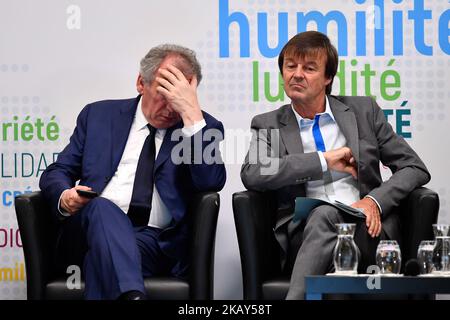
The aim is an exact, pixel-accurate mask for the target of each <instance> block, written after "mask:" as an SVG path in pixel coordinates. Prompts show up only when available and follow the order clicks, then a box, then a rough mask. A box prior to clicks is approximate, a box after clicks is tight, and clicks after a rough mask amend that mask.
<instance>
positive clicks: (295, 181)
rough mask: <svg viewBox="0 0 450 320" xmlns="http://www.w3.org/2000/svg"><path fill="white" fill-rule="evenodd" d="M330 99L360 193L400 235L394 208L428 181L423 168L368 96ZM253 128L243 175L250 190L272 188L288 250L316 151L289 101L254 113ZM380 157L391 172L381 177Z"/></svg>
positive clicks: (315, 174)
mask: <svg viewBox="0 0 450 320" xmlns="http://www.w3.org/2000/svg"><path fill="white" fill-rule="evenodd" d="M328 99H329V102H330V108H331V110H332V112H333V115H334V117H335V119H336V122H337V124H338V126H339V128H340V130H341V131H342V133H343V134H344V136H345V138H346V139H347V146H348V147H349V148H350V149H351V150H352V152H353V155H354V158H355V160H356V163H357V167H358V186H359V190H360V196H361V198H363V197H364V196H366V195H371V196H372V197H374V198H375V199H376V200H377V201H378V203H379V204H380V206H381V209H382V226H383V230H384V231H385V232H386V233H387V234H388V236H389V237H390V238H391V239H399V237H400V229H399V228H400V221H399V216H398V215H397V214H393V213H394V212H395V209H396V208H397V207H398V206H399V204H400V202H401V200H402V199H404V198H405V197H406V196H407V195H408V194H409V193H410V192H411V191H412V190H414V189H416V188H417V187H419V186H421V185H423V184H426V183H427V182H428V181H429V180H430V174H429V173H428V170H427V168H426V167H425V165H424V163H423V162H422V161H421V160H420V158H419V156H418V155H417V154H416V153H415V152H414V150H412V149H411V147H410V146H409V145H408V143H407V142H406V141H405V140H404V139H403V138H402V137H400V136H398V135H397V134H396V133H395V132H394V131H393V130H392V127H391V126H390V124H389V123H388V122H387V121H386V118H385V116H384V114H383V111H382V109H381V108H380V107H379V106H378V105H377V104H376V102H375V101H374V100H373V99H372V98H369V97H344V96H328ZM251 128H252V130H254V131H253V135H252V140H251V143H250V149H249V152H248V154H247V156H246V158H245V162H244V164H243V165H242V169H241V179H242V182H243V183H244V185H245V187H246V188H247V189H249V190H257V191H268V190H274V191H275V192H276V195H277V200H278V212H277V217H276V218H275V219H276V225H275V236H276V238H277V240H278V242H279V243H280V246H281V248H282V249H283V251H284V253H286V251H287V247H288V241H289V239H288V237H289V235H288V232H287V225H288V223H289V222H290V221H291V220H292V216H293V210H294V199H295V197H298V196H305V194H306V192H305V182H307V181H310V180H318V179H322V176H323V173H322V167H321V165H320V160H319V156H318V154H317V152H312V153H304V152H303V146H302V141H301V138H300V129H299V126H298V123H297V119H296V117H295V115H294V112H293V111H292V108H291V105H284V106H282V107H280V108H279V109H277V110H275V111H271V112H268V113H264V114H260V115H257V116H255V117H254V118H253V120H252V124H251ZM272 129H275V130H272ZM380 161H381V162H382V163H383V164H384V165H385V166H387V167H389V168H390V169H391V170H392V172H393V175H392V177H391V178H390V179H389V180H387V181H385V182H383V181H382V178H381V173H380V167H379V162H380Z"/></svg>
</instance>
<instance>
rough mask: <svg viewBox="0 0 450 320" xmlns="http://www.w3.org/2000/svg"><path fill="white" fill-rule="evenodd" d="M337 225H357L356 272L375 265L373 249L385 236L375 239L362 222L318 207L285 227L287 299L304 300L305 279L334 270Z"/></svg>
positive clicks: (341, 213)
mask: <svg viewBox="0 0 450 320" xmlns="http://www.w3.org/2000/svg"><path fill="white" fill-rule="evenodd" d="M336 223H356V231H355V237H354V240H355V243H356V245H357V246H358V248H359V250H360V254H361V255H360V259H359V263H358V272H360V273H361V272H363V273H365V272H366V269H367V267H368V266H369V265H373V264H375V254H376V247H377V245H378V242H379V241H380V239H385V238H386V235H385V233H384V232H383V230H382V231H381V234H380V236H379V237H377V238H372V237H370V235H369V234H368V233H367V227H366V222H365V220H364V219H359V218H355V217H353V216H351V215H349V214H346V213H343V212H340V211H339V210H338V209H336V208H334V207H332V206H326V205H325V206H319V207H317V208H315V209H314V210H312V211H311V213H310V215H309V216H308V218H307V219H306V221H302V222H300V223H298V224H296V225H294V224H293V223H291V224H290V225H289V227H288V234H289V239H290V248H289V250H288V260H287V265H288V266H287V267H288V268H292V274H291V281H290V286H289V291H288V294H287V296H286V299H287V300H303V299H304V297H305V276H307V275H323V274H326V273H328V272H332V271H333V270H334V267H333V250H334V247H335V245H336V243H337V231H336V226H335V224H336Z"/></svg>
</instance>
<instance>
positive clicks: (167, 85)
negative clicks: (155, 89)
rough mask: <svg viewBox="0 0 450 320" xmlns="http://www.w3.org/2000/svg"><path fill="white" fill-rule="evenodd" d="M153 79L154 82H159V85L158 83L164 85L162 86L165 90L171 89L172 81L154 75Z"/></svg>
mask: <svg viewBox="0 0 450 320" xmlns="http://www.w3.org/2000/svg"><path fill="white" fill-rule="evenodd" d="M155 80H156V82H158V83H159V85H160V86H161V87H164V88H166V89H167V90H170V89H172V88H173V87H174V86H173V84H172V83H170V82H169V81H167V80H166V79H164V78H161V77H156V78H155Z"/></svg>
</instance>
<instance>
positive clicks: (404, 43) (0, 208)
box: [0, 0, 450, 299]
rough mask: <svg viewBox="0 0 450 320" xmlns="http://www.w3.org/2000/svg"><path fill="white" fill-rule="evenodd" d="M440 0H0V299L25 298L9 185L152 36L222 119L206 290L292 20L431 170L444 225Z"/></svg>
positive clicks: (273, 104) (33, 166)
mask: <svg viewBox="0 0 450 320" xmlns="http://www.w3.org/2000/svg"><path fill="white" fill-rule="evenodd" d="M449 8H450V4H449V2H448V1H447V0H433V1H431V0H414V1H412V0H403V1H402V0H392V1H382V0H368V1H365V0H336V1H317V0H302V1H288V0H249V1H233V0H214V1H212V0H191V1H175V0H164V1H156V0H155V1H150V0H130V1H126V2H125V1H111V0H109V1H106V0H95V1H92V0H91V1H88V0H73V1H66V0H58V1H55V0H54V1H51V0H41V1H33V0H16V1H6V0H4V1H2V2H1V3H0V179H1V180H0V197H1V198H0V199H1V200H0V201H1V202H0V299H24V298H25V297H26V283H25V274H24V271H23V265H24V260H23V254H22V250H21V241H20V237H19V235H18V232H17V222H16V218H15V212H14V208H13V196H14V194H18V193H23V192H28V191H30V190H37V189H38V179H39V177H40V174H41V172H42V170H43V169H45V167H46V166H47V165H48V164H50V163H51V162H52V161H53V159H54V154H55V153H57V152H59V151H60V150H61V149H62V148H63V147H64V146H65V145H66V144H67V142H68V138H69V136H70V134H71V132H72V130H73V128H74V125H75V119H76V116H77V114H78V113H79V111H80V110H81V108H82V107H83V106H84V105H86V104H87V103H89V102H92V101H96V100H102V99H116V98H117V99H120V98H128V97H133V96H135V95H136V94H137V92H136V89H135V80H136V76H137V72H138V63H139V60H140V58H141V57H142V56H143V55H144V54H145V53H146V52H147V51H148V49H149V48H151V47H153V46H155V45H158V44H160V43H164V42H171V43H177V44H181V45H184V46H187V47H190V48H192V49H194V50H195V51H196V52H197V53H198V58H199V60H200V62H201V64H202V67H203V72H204V80H203V82H202V83H201V85H200V87H199V94H200V102H201V104H202V106H203V108H204V110H206V111H208V112H209V113H211V114H212V115H214V116H215V117H216V118H218V119H220V120H222V121H223V123H224V125H225V128H226V142H225V143H224V144H223V146H222V147H223V153H224V157H225V160H226V164H227V174H228V180H227V184H226V186H225V188H224V189H223V191H222V192H221V209H220V216H219V221H218V229H217V240H216V258H215V298H216V299H241V298H242V284H241V267H240V260H239V250H238V246H237V240H236V234H235V228H234V221H233V214H232V206H231V195H232V194H233V193H234V192H237V191H241V190H243V185H242V183H241V181H240V177H239V171H240V165H241V163H242V160H243V158H244V155H245V151H246V148H247V145H248V140H249V139H248V138H249V125H250V120H251V118H252V117H253V116H254V115H255V114H258V113H261V112H266V111H269V110H273V109H275V108H277V107H278V106H280V105H281V104H284V103H286V102H287V101H288V100H287V99H286V98H285V97H284V95H283V92H282V91H279V82H278V67H277V63H276V56H277V54H278V52H279V50H280V48H281V47H282V45H283V44H284V43H285V42H286V40H287V38H288V37H289V38H290V37H291V36H293V35H294V34H295V33H296V32H297V31H302V30H304V29H305V28H307V29H316V28H317V27H318V28H319V30H321V31H325V30H327V33H328V35H329V36H330V38H331V39H332V41H333V42H334V44H335V45H337V47H338V49H339V53H340V56H341V57H340V59H341V65H340V69H339V77H338V78H336V80H335V84H334V89H333V93H334V94H339V93H341V94H346V95H355V94H358V95H368V94H372V95H374V96H375V97H376V98H377V102H378V103H379V104H380V106H382V107H383V108H384V109H385V112H386V114H387V115H388V119H389V121H390V122H391V124H392V125H393V126H394V128H395V129H396V130H397V132H398V133H399V134H403V135H404V136H405V138H406V139H407V141H408V142H409V143H410V144H411V145H412V146H413V148H414V149H415V150H416V151H417V152H418V153H419V155H420V156H421V157H422V159H423V160H424V162H425V163H426V165H427V166H428V168H429V170H430V172H431V174H432V180H431V182H430V184H429V185H428V187H430V188H432V189H433V190H435V191H437V192H438V193H439V195H440V199H441V209H440V216H439V221H440V222H443V223H444V222H445V223H450V216H449V215H450V213H449V207H448V200H449V197H450V189H449V188H448V187H447V182H448V181H449V180H450V174H449V171H448V169H447V165H446V164H445V163H446V159H447V158H448V156H449V149H450V148H449V143H448V133H447V130H448V127H449V124H450V122H449V118H450V111H449V104H448V101H449V99H450V91H449V90H448V83H450V60H449V57H448V56H449V54H450V44H449V35H450V31H449V27H448V25H449V24H448V22H449V17H450V10H449ZM326 19H330V22H329V23H328V25H327V24H326ZM309 20H312V21H310V22H309V23H306V22H307V21H309ZM314 21H316V22H319V23H316V22H314ZM327 26H328V28H327V29H326V27H327Z"/></svg>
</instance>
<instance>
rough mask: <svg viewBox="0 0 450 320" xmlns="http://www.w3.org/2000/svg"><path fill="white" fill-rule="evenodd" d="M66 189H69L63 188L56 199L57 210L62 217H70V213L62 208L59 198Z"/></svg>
mask: <svg viewBox="0 0 450 320" xmlns="http://www.w3.org/2000/svg"><path fill="white" fill-rule="evenodd" d="M67 190H69V189H66V190H64V191H63V192H61V195H60V196H59V200H58V211H59V213H61V215H62V216H64V217H70V213H68V212H66V211H64V209H63V208H61V198H62V196H63V194H64V192H66V191H67Z"/></svg>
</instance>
